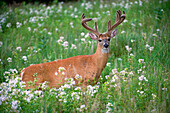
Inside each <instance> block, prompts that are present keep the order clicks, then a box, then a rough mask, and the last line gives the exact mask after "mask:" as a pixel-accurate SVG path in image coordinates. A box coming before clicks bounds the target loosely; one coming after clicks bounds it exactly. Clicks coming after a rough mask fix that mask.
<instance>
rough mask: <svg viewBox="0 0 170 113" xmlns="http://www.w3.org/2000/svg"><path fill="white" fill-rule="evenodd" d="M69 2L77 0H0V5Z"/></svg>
mask: <svg viewBox="0 0 170 113" xmlns="http://www.w3.org/2000/svg"><path fill="white" fill-rule="evenodd" d="M62 1H63V2H69V1H79V0H0V7H3V6H6V5H13V4H14V5H15V4H20V3H25V4H28V3H33V4H34V3H45V4H50V3H52V2H55V3H57V2H62Z"/></svg>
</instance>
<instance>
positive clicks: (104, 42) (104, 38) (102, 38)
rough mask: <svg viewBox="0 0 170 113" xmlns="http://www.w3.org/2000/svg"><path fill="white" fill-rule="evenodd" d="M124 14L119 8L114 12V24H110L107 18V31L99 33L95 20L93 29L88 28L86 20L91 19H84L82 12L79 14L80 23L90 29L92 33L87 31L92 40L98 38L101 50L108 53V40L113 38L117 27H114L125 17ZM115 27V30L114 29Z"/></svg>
mask: <svg viewBox="0 0 170 113" xmlns="http://www.w3.org/2000/svg"><path fill="white" fill-rule="evenodd" d="M125 17H126V15H125V12H124V11H123V14H122V13H121V11H120V10H118V11H117V14H116V22H115V24H114V25H112V26H111V21H110V20H109V21H108V23H107V32H106V33H103V34H101V33H99V31H98V29H97V22H95V30H94V29H92V28H90V27H89V26H88V25H87V24H86V22H88V21H91V20H92V19H91V18H87V19H85V16H84V13H83V14H82V16H81V24H82V26H83V27H84V28H86V29H87V30H89V31H91V32H92V33H89V35H90V38H91V39H92V40H98V42H99V45H100V47H101V48H102V52H104V53H108V51H109V45H110V40H111V38H113V37H114V36H115V35H116V33H117V29H115V28H116V27H117V26H118V25H119V24H121V23H122V22H123V20H124V19H125ZM114 29H115V30H114Z"/></svg>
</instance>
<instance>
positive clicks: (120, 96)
mask: <svg viewBox="0 0 170 113" xmlns="http://www.w3.org/2000/svg"><path fill="white" fill-rule="evenodd" d="M0 3H1V2H0ZM168 4H170V3H169V1H168V0H163V1H162V0H160V1H159V0H156V1H155V0H154V1H148V0H143V1H140V0H139V1H134V0H132V1H130V2H128V1H114V0H113V1H112V0H109V1H99V0H96V1H86V0H83V1H79V2H74V3H72V2H69V3H63V2H58V0H55V1H54V2H53V4H52V5H50V6H47V5H44V4H40V5H31V4H27V5H25V4H23V5H21V6H19V7H15V8H14V7H5V8H3V9H2V11H0V14H1V15H0V51H1V53H0V82H1V85H0V106H1V107H0V111H1V112H116V113H117V112H121V113H122V112H135V113H136V112H155V113H157V112H161V113H166V112H170V111H168V110H169V104H170V99H169V95H170V94H169V90H170V87H169V86H170V80H169V64H170V60H169V57H168V56H170V54H169V45H168V44H169V34H170V32H169V26H168V25H169V24H168V23H170V20H169V17H170V15H169V6H168ZM118 9H120V10H121V11H122V10H124V11H125V12H126V16H127V18H126V20H125V21H124V22H123V23H122V25H119V27H117V29H118V33H117V36H116V37H115V38H113V39H112V40H111V45H110V53H109V54H110V55H109V60H108V63H107V66H106V67H105V69H104V70H103V72H102V74H101V77H100V78H99V82H98V83H97V85H94V86H91V85H89V86H88V87H87V90H85V91H84V90H83V89H82V87H81V86H80V87H74V81H73V79H69V80H68V82H67V83H66V84H65V85H63V86H62V87H60V88H59V89H55V88H52V89H49V88H48V86H47V85H48V83H47V82H45V83H42V84H40V87H41V88H42V89H43V90H42V91H35V90H26V89H25V83H23V82H20V79H21V78H20V77H18V76H19V74H20V72H21V70H22V69H23V68H26V67H27V66H29V65H31V64H38V63H43V62H50V61H54V60H56V59H64V58H68V57H72V56H77V55H90V54H93V53H94V52H95V50H96V47H97V42H96V41H92V40H91V39H90V37H89V36H88V31H87V30H86V29H84V28H83V27H82V26H81V24H80V17H81V14H82V13H83V12H84V13H85V15H86V17H89V18H94V19H93V21H92V22H89V23H88V25H89V26H91V27H93V26H94V21H97V23H98V28H99V31H100V32H101V33H102V32H105V31H106V29H107V22H108V20H109V19H111V22H112V24H113V23H114V22H115V18H116V17H115V14H116V10H118ZM34 76H35V77H36V74H35V75H34ZM80 78H81V77H80ZM80 78H79V79H80ZM36 81H37V79H35V80H34V82H30V83H29V84H30V85H35V82H36ZM37 88H38V87H37Z"/></svg>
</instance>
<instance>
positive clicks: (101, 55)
mask: <svg viewBox="0 0 170 113" xmlns="http://www.w3.org/2000/svg"><path fill="white" fill-rule="evenodd" d="M108 49H109V48H108ZM108 56H109V50H105V49H102V47H101V46H100V45H99V44H98V46H97V50H96V52H95V54H94V58H95V60H96V64H97V67H98V70H99V72H98V73H99V74H101V72H102V70H103V69H104V67H105V66H106V64H107V61H108Z"/></svg>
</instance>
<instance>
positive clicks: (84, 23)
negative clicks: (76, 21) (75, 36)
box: [81, 13, 100, 36]
mask: <svg viewBox="0 0 170 113" xmlns="http://www.w3.org/2000/svg"><path fill="white" fill-rule="evenodd" d="M91 20H92V19H91V18H87V19H85V15H84V13H83V14H82V15H81V24H82V26H83V27H84V28H86V29H87V30H89V31H91V32H92V33H94V34H95V35H97V36H99V35H100V33H99V31H98V29H97V22H95V29H96V30H94V29H92V28H90V27H89V26H88V25H87V24H86V22H88V21H91Z"/></svg>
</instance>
